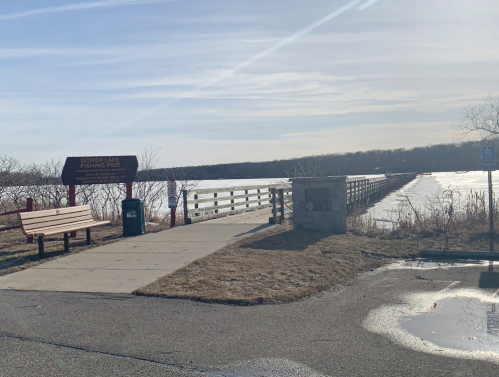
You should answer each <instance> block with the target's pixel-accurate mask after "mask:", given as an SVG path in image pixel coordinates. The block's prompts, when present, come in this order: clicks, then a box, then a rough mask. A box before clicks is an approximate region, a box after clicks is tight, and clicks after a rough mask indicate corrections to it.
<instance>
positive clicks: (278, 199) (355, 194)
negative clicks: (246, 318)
mask: <svg viewBox="0 0 499 377" xmlns="http://www.w3.org/2000/svg"><path fill="white" fill-rule="evenodd" d="M415 177H416V173H408V174H393V175H392V177H390V178H384V177H380V178H370V179H368V178H365V177H353V178H347V180H346V203H345V204H346V206H347V211H348V212H352V211H354V210H355V209H356V208H358V207H359V206H362V205H367V204H369V202H371V201H373V200H376V199H379V198H382V197H383V196H385V195H387V194H388V193H389V192H390V191H393V190H395V189H397V188H400V187H402V186H403V185H405V184H406V183H408V182H410V181H411V180H413V179H414V178H415ZM182 194H183V212H184V223H185V224H192V223H196V222H199V221H204V220H210V219H216V218H219V217H223V216H228V215H235V214H238V213H243V212H248V211H255V210H259V209H265V208H272V212H271V216H270V217H269V223H270V224H280V223H281V222H282V221H283V220H284V219H288V218H290V217H292V212H293V200H292V190H291V184H290V183H286V182H285V183H280V184H271V185H259V186H236V187H221V188H210V189H198V190H184V191H183V192H182Z"/></svg>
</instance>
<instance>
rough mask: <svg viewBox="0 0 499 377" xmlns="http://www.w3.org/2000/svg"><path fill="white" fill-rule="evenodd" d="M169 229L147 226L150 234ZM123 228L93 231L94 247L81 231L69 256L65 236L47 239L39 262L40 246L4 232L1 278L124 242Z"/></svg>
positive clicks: (1, 235)
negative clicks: (63, 257)
mask: <svg viewBox="0 0 499 377" xmlns="http://www.w3.org/2000/svg"><path fill="white" fill-rule="evenodd" d="M167 228H169V224H166V223H162V224H159V225H157V226H149V225H146V233H154V232H158V231H160V230H164V229H167ZM124 238H125V237H123V226H122V225H121V224H110V225H104V226H99V227H95V228H92V245H90V246H88V245H87V243H86V235H85V231H84V230H83V231H78V232H77V237H76V238H70V239H69V253H66V252H65V251H64V241H63V234H59V235H54V236H50V237H45V238H44V241H45V258H44V259H39V258H38V243H37V242H36V239H35V241H34V243H32V244H28V243H26V236H25V235H24V234H23V233H22V231H21V230H20V229H16V230H11V231H7V232H0V276H3V275H7V274H10V273H13V272H17V271H21V270H24V269H26V268H30V267H34V266H36V265H38V264H40V263H45V262H47V261H49V260H52V259H54V258H58V257H61V256H64V255H68V254H73V253H78V252H80V251H83V250H87V249H90V248H94V247H97V246H101V245H105V244H108V243H113V242H117V241H120V240H123V239H124Z"/></svg>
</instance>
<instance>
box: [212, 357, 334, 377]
mask: <svg viewBox="0 0 499 377" xmlns="http://www.w3.org/2000/svg"><path fill="white" fill-rule="evenodd" d="M213 369H217V370H212V371H205V372H203V373H204V374H206V375H208V376H220V377H263V376H265V377H303V376H307V377H327V376H325V375H324V374H321V373H318V372H316V371H314V370H312V369H310V368H309V367H307V366H306V365H303V364H300V363H297V362H294V361H291V360H287V359H277V358H268V359H257V360H250V361H243V362H238V363H233V364H230V365H224V366H220V367H217V368H213Z"/></svg>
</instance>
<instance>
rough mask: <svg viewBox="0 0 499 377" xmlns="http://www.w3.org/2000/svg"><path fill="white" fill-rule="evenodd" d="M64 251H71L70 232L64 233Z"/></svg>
mask: <svg viewBox="0 0 499 377" xmlns="http://www.w3.org/2000/svg"><path fill="white" fill-rule="evenodd" d="M64 251H65V252H68V251H69V234H68V233H64Z"/></svg>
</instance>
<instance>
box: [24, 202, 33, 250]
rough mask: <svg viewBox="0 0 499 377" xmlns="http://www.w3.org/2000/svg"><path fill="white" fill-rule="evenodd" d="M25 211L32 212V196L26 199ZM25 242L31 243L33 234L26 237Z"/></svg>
mask: <svg viewBox="0 0 499 377" xmlns="http://www.w3.org/2000/svg"><path fill="white" fill-rule="evenodd" d="M26 212H33V198H28V199H27V201H26ZM26 242H27V243H33V236H27V237H26Z"/></svg>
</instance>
